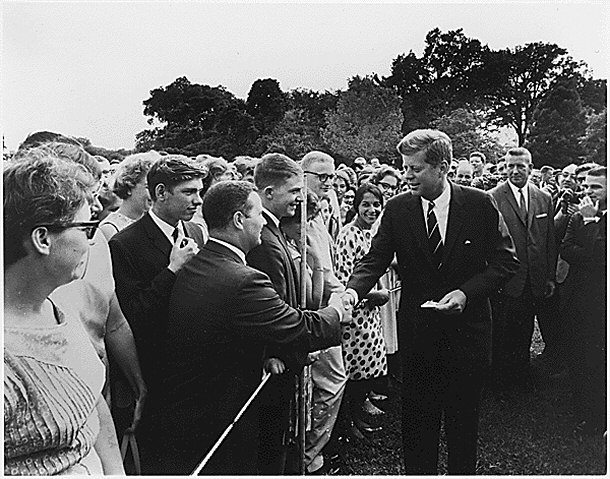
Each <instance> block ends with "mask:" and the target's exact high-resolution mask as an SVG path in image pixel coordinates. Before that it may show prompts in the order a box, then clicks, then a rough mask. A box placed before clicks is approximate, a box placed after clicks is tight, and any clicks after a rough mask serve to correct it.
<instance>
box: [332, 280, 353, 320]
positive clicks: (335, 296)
mask: <svg viewBox="0 0 610 479" xmlns="http://www.w3.org/2000/svg"><path fill="white" fill-rule="evenodd" d="M357 301H358V297H357V294H356V292H355V291H354V290H352V289H348V290H346V291H343V292H341V293H332V294H331V295H330V299H329V300H328V305H329V306H332V307H333V308H335V309H336V310H337V311H339V313H340V315H341V318H340V320H339V322H340V323H341V324H350V323H351V322H352V310H353V309H354V306H355V305H356V303H357Z"/></svg>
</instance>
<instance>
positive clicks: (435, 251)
mask: <svg viewBox="0 0 610 479" xmlns="http://www.w3.org/2000/svg"><path fill="white" fill-rule="evenodd" d="M426 223H427V224H428V245H429V246H430V253H432V262H433V263H434V265H435V266H436V268H437V269H440V268H441V265H442V264H443V240H442V239H441V232H440V230H439V227H438V222H437V221H436V215H435V214H434V203H433V202H432V201H431V202H430V204H429V205H428V218H427V219H426Z"/></svg>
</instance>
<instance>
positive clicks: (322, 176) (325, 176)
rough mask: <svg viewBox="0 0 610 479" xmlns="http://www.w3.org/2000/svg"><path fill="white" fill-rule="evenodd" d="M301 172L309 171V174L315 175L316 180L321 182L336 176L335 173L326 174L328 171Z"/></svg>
mask: <svg viewBox="0 0 610 479" xmlns="http://www.w3.org/2000/svg"><path fill="white" fill-rule="evenodd" d="M303 173H309V174H310V175H316V176H317V177H318V180H320V182H322V183H326V182H327V181H328V180H334V179H335V178H336V177H337V174H336V173H333V174H332V175H331V174H328V173H316V172H314V171H304V172H303Z"/></svg>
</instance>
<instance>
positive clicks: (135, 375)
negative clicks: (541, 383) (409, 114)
mask: <svg viewBox="0 0 610 479" xmlns="http://www.w3.org/2000/svg"><path fill="white" fill-rule="evenodd" d="M397 150H398V153H399V154H400V156H401V158H402V168H394V167H393V166H390V165H386V164H382V163H381V162H379V160H378V159H376V158H373V159H370V160H367V159H365V158H364V157H358V158H356V159H354V160H353V162H352V163H351V165H349V166H348V165H346V164H339V165H337V164H336V162H335V160H334V159H333V157H332V156H330V155H328V154H327V153H323V152H320V151H311V152H309V153H307V154H306V155H305V156H304V157H303V158H301V159H299V160H298V161H297V160H295V159H291V158H289V157H288V156H286V155H285V154H282V153H268V154H265V155H264V156H263V157H262V158H252V157H247V156H239V157H236V158H234V159H233V160H232V161H227V160H225V159H223V158H218V157H213V156H211V155H207V154H201V155H199V156H196V157H191V158H189V157H186V156H182V155H175V154H166V153H164V152H157V151H149V152H144V153H136V154H132V155H130V156H128V157H127V158H125V159H124V160H122V161H119V162H112V163H111V162H109V161H108V159H106V158H104V157H101V156H92V155H90V154H89V153H87V152H86V151H85V149H84V148H83V146H82V145H80V143H79V142H78V141H77V140H75V139H73V138H72V137H69V136H66V135H62V134H58V133H51V132H37V133H33V134H31V135H29V136H28V137H27V138H26V139H25V141H24V142H23V143H22V144H21V145H20V147H19V149H18V151H17V152H16V154H15V155H14V157H13V158H11V159H10V160H9V161H5V162H4V165H3V166H4V169H3V187H4V203H3V206H4V209H3V211H4V270H5V277H4V278H5V280H4V301H5V303H4V401H5V436H4V438H5V441H4V444H5V445H4V459H5V466H4V472H5V474H6V475H47V474H105V475H110V474H125V473H126V472H127V473H128V474H163V475H187V474H190V473H191V472H192V471H193V470H195V468H197V467H198V466H199V467H200V468H201V473H202V474H214V475H244V474H248V475H250V474H252V475H255V474H258V475H285V474H298V473H299V472H303V471H304V472H305V473H306V474H313V475H321V474H333V473H337V472H340V464H341V458H340V457H339V454H338V450H339V448H338V446H337V444H338V441H341V440H343V439H344V438H349V437H359V438H363V437H366V436H368V435H370V434H371V433H373V432H375V431H377V430H379V429H380V426H379V420H378V418H379V417H380V416H381V415H383V414H384V410H383V408H384V406H383V405H384V401H385V400H386V399H387V397H388V395H389V394H392V392H393V390H394V388H392V387H390V383H391V381H394V383H395V384H396V385H400V388H401V397H402V400H401V401H402V437H403V451H402V452H403V458H404V466H405V471H406V473H407V474H416V475H419V474H433V475H435V474H437V473H438V472H437V462H438V444H439V437H440V429H441V424H444V428H445V433H446V438H447V445H448V453H449V456H448V468H449V473H450V474H463V475H471V474H474V473H475V470H476V460H477V427H478V417H479V407H480V396H481V391H482V388H483V387H489V388H490V389H492V390H494V391H500V392H502V391H506V390H511V389H515V388H517V389H518V388H528V387H530V386H531V384H532V381H533V377H534V376H533V374H532V371H533V370H536V371H537V372H538V373H540V374H544V375H547V376H555V375H562V374H567V375H568V376H569V378H570V382H571V385H572V390H573V404H574V413H575V417H576V425H577V426H578V427H579V428H581V429H582V430H584V431H586V432H588V433H590V434H602V433H604V432H605V430H606V321H605V318H606V293H607V290H606V221H607V220H606V209H607V204H606V203H607V170H606V167H604V166H600V165H596V164H593V163H582V162H581V163H580V164H576V163H572V164H569V165H568V166H566V167H564V168H562V169H558V170H556V169H554V168H552V167H550V166H543V167H541V168H540V169H536V168H534V166H533V160H534V159H533V158H532V155H531V154H530V152H529V151H528V150H527V149H526V148H523V147H515V148H510V149H509V150H508V151H507V152H506V154H505V155H504V156H503V157H502V158H499V159H494V160H493V161H488V160H487V159H486V157H485V155H484V154H483V153H481V152H477V151H475V152H472V153H471V154H470V155H469V157H468V158H459V159H454V158H453V155H452V143H451V139H450V138H449V137H448V136H447V135H446V134H445V133H443V132H440V131H437V130H415V131H413V132H411V133H409V134H408V135H407V136H405V137H404V138H403V139H402V140H401V141H400V142H399V144H398V146H397ZM535 320H537V322H538V325H539V327H540V331H541V334H542V338H543V340H544V344H545V349H544V352H543V354H542V355H541V356H539V357H538V358H536V360H535V361H534V362H533V364H532V362H531V361H530V345H531V341H532V334H533V331H534V321H535ZM261 378H265V379H264V381H266V382H265V383H264V385H263V387H262V389H260V394H259V395H258V396H257V397H256V399H255V401H254V402H252V403H251V405H250V407H248V408H247V409H246V410H245V412H244V411H242V413H241V415H240V417H239V420H238V421H237V422H235V423H233V421H234V419H235V417H236V416H237V415H238V413H239V412H240V410H241V409H242V406H243V405H244V404H245V403H246V402H247V401H248V400H249V398H251V396H252V394H253V393H254V391H255V390H256V389H257V387H258V386H259V384H260V383H261ZM302 411H305V415H304V417H303V414H302ZM300 413H301V414H300ZM227 428H229V429H230V432H229V434H228V435H226V437H224V439H223V441H222V443H221V444H220V447H218V448H217V449H214V454H212V456H211V458H209V460H207V461H206V462H205V463H201V461H202V459H203V458H204V456H206V454H207V453H208V452H209V451H210V450H211V449H212V448H213V447H216V446H217V444H216V442H217V440H218V439H219V438H220V437H221V435H223V432H225V431H226V430H227ZM303 431H304V438H303V437H302V436H301V434H302V433H303ZM136 445H137V447H136ZM120 446H123V447H120ZM129 448H131V451H132V454H131V456H130V455H129V454H125V453H126V451H127V449H129Z"/></svg>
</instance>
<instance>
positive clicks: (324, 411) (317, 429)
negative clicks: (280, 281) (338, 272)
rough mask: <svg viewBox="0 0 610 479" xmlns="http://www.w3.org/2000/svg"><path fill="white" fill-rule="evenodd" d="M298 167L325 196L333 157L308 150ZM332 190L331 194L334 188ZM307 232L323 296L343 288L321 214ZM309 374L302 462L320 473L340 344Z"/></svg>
mask: <svg viewBox="0 0 610 479" xmlns="http://www.w3.org/2000/svg"><path fill="white" fill-rule="evenodd" d="M357 160H358V159H357ZM301 168H302V169H303V171H304V173H305V185H306V188H307V190H308V191H311V192H313V193H315V194H316V195H317V196H318V197H319V198H325V197H329V196H330V194H331V190H332V187H333V179H334V177H335V160H334V159H333V157H332V156H330V155H328V154H326V153H323V152H321V151H311V152H309V153H307V154H306V155H305V156H304V157H303V159H302V160H301ZM332 194H333V196H334V190H333V192H332ZM307 235H308V241H311V242H314V243H315V244H318V245H321V248H320V250H321V252H322V258H321V262H322V267H323V268H324V296H325V299H326V298H328V296H329V295H330V293H334V292H340V291H343V290H344V287H343V285H342V284H341V283H340V282H339V280H338V279H337V277H336V276H335V274H334V271H333V265H332V254H331V245H332V242H333V240H332V237H331V235H330V233H329V232H328V230H327V228H326V225H325V224H324V221H323V219H322V216H321V215H317V216H316V217H315V218H314V219H313V220H312V221H311V222H310V223H309V228H308V233H307ZM325 299H323V301H325ZM324 305H325V304H324V303H323V306H324ZM311 374H312V380H313V387H314V389H313V401H312V403H313V413H312V427H311V430H310V431H308V432H307V436H306V439H305V465H306V468H307V472H309V473H321V471H324V470H326V469H328V468H329V467H330V465H329V464H326V465H325V464H324V457H323V455H322V449H323V448H324V447H325V446H326V444H328V441H329V439H330V436H331V433H332V430H333V427H334V425H335V422H336V420H337V415H338V413H339V407H340V406H341V400H342V398H343V392H344V390H345V384H346V383H347V375H346V373H345V366H344V364H343V353H342V351H341V346H334V347H331V348H328V349H325V350H323V351H321V352H320V355H319V357H318V359H317V361H315V362H314V363H313V364H312V368H311Z"/></svg>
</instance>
